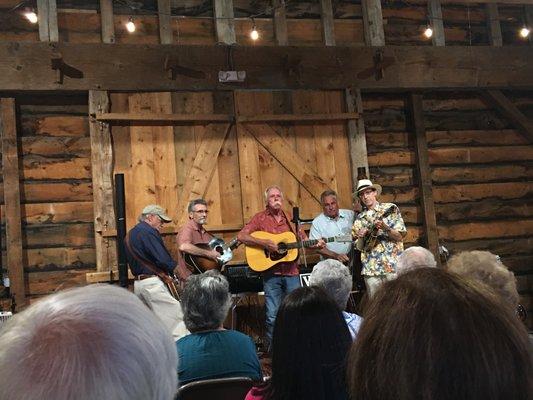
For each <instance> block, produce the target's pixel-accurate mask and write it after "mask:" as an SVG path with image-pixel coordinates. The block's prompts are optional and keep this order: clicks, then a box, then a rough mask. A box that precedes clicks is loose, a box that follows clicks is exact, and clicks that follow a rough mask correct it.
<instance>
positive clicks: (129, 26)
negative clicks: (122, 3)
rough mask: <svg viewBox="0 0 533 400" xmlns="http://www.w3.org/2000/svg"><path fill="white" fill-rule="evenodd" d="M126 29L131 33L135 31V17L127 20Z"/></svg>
mask: <svg viewBox="0 0 533 400" xmlns="http://www.w3.org/2000/svg"><path fill="white" fill-rule="evenodd" d="M126 29H127V30H128V32H129V33H133V32H135V23H134V22H133V17H130V19H129V20H128V22H126Z"/></svg>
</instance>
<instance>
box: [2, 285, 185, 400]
mask: <svg viewBox="0 0 533 400" xmlns="http://www.w3.org/2000/svg"><path fill="white" fill-rule="evenodd" d="M0 349H2V351H0V365H2V368H0V388H1V395H0V397H1V398H2V399H5V400H41V399H55V400H67V399H79V400H90V399H113V400H122V399H124V400H126V399H128V400H144V399H158V400H170V399H172V398H173V396H174V394H175V391H176V387H177V377H176V366H177V354H176V346H175V343H174V341H173V339H172V336H171V334H170V332H168V331H167V330H166V329H165V327H164V326H163V324H162V323H161V322H160V321H159V319H158V318H157V317H156V316H155V315H154V314H153V313H152V312H151V311H150V310H149V309H148V308H147V307H146V306H145V305H144V304H143V303H142V302H141V300H139V299H138V298H137V297H136V296H135V295H134V294H132V293H130V292H128V291H127V290H125V289H122V288H119V287H116V286H111V285H90V286H85V287H81V288H76V289H72V290H66V291H62V292H59V293H57V294H54V295H51V296H48V297H46V298H44V299H42V300H40V301H38V302H36V303H34V304H32V305H31V306H30V307H28V308H27V309H26V310H24V311H23V312H21V313H20V314H17V315H16V316H15V317H13V318H11V320H10V321H9V322H7V323H6V325H5V326H3V327H2V330H1V331H0Z"/></svg>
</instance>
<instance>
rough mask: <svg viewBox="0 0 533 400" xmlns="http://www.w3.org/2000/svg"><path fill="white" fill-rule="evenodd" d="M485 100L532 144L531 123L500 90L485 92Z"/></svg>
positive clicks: (532, 132) (532, 126) (532, 125)
mask: <svg viewBox="0 0 533 400" xmlns="http://www.w3.org/2000/svg"><path fill="white" fill-rule="evenodd" d="M484 95H485V99H487V100H488V101H489V103H490V104H491V105H493V106H494V107H496V109H497V110H498V111H499V112H500V113H501V114H502V115H504V116H505V117H506V118H508V119H509V120H510V121H511V123H512V124H513V126H514V127H515V128H516V129H517V130H518V131H519V132H520V133H522V135H524V136H525V137H526V138H527V139H528V140H529V142H530V143H533V121H532V120H531V119H529V118H528V117H526V116H525V115H524V114H523V113H522V112H521V111H520V110H519V109H518V107H516V106H515V105H514V104H513V103H512V102H511V100H509V99H508V98H507V97H506V96H505V95H504V94H503V93H502V92H501V91H500V90H487V91H486V92H485V94H484Z"/></svg>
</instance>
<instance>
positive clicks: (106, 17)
mask: <svg viewBox="0 0 533 400" xmlns="http://www.w3.org/2000/svg"><path fill="white" fill-rule="evenodd" d="M100 20H101V24H102V42H104V43H115V25H114V22H113V1H112V0H100Z"/></svg>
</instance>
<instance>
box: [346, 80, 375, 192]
mask: <svg viewBox="0 0 533 400" xmlns="http://www.w3.org/2000/svg"><path fill="white" fill-rule="evenodd" d="M344 99H345V102H346V111H347V112H350V113H351V112H357V113H358V114H359V118H358V119H357V120H349V121H348V146H349V148H350V163H351V165H352V182H353V184H354V187H355V185H356V184H357V175H358V174H357V169H358V168H364V169H365V172H366V176H368V177H370V175H369V171H368V156H367V150H366V133H365V122H364V120H363V100H362V97H361V90H359V89H355V88H351V89H346V90H345V91H344Z"/></svg>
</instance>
